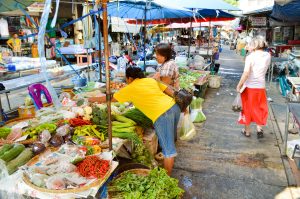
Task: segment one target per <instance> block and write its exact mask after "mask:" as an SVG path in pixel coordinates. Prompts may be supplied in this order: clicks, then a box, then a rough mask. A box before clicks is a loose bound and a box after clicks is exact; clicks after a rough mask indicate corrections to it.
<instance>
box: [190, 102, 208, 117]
mask: <svg viewBox="0 0 300 199" xmlns="http://www.w3.org/2000/svg"><path fill="white" fill-rule="evenodd" d="M203 102H204V99H203V98H200V97H199V98H196V97H194V98H193V101H192V103H191V105H190V108H191V115H190V116H191V120H192V122H193V123H200V122H204V121H205V120H206V116H205V115H204V113H203V111H202V103H203Z"/></svg>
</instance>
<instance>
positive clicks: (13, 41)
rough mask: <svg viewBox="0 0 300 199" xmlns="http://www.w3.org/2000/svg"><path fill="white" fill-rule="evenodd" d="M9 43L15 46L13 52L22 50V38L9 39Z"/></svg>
mask: <svg viewBox="0 0 300 199" xmlns="http://www.w3.org/2000/svg"><path fill="white" fill-rule="evenodd" d="M7 44H11V45H12V46H13V52H21V39H19V38H17V39H14V38H11V39H9V40H8V41H7Z"/></svg>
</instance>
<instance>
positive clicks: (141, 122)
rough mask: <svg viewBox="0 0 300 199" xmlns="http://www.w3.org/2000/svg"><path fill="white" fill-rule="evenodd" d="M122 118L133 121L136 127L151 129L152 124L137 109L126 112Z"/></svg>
mask: <svg viewBox="0 0 300 199" xmlns="http://www.w3.org/2000/svg"><path fill="white" fill-rule="evenodd" d="M123 116H125V117H127V118H129V119H131V120H133V121H135V122H136V123H137V125H138V126H140V127H143V128H145V129H146V128H152V127H153V122H152V120H150V119H149V118H148V117H147V116H146V115H145V114H144V113H143V112H142V111H140V110H139V109H137V108H133V109H130V110H128V111H127V112H125V113H124V114H123Z"/></svg>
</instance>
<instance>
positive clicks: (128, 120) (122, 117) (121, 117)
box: [115, 115, 136, 125]
mask: <svg viewBox="0 0 300 199" xmlns="http://www.w3.org/2000/svg"><path fill="white" fill-rule="evenodd" d="M115 118H116V120H117V121H119V122H123V123H129V124H132V125H136V123H135V121H133V120H131V119H129V118H127V117H124V116H122V115H115Z"/></svg>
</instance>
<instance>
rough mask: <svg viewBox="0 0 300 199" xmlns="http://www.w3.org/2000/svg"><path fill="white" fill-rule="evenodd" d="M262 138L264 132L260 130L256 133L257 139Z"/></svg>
mask: <svg viewBox="0 0 300 199" xmlns="http://www.w3.org/2000/svg"><path fill="white" fill-rule="evenodd" d="M263 137H264V131H263V130H262V129H261V130H260V131H257V139H261V138H263Z"/></svg>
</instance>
